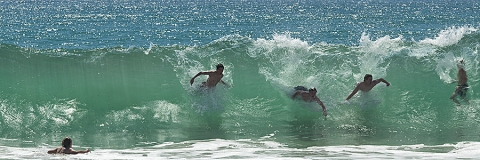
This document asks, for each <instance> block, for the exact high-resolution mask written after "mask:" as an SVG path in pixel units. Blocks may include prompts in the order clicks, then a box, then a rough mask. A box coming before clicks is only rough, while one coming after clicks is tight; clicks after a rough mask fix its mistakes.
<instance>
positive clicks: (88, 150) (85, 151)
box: [74, 149, 90, 153]
mask: <svg viewBox="0 0 480 160" xmlns="http://www.w3.org/2000/svg"><path fill="white" fill-rule="evenodd" d="M74 152H76V153H88V152H90V149H87V150H83V151H74Z"/></svg>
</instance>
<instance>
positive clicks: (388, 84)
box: [377, 78, 390, 86]
mask: <svg viewBox="0 0 480 160" xmlns="http://www.w3.org/2000/svg"><path fill="white" fill-rule="evenodd" d="M377 81H378V82H379V83H380V82H383V83H385V84H387V86H390V83H388V82H387V81H386V80H385V79H383V78H379V79H377Z"/></svg>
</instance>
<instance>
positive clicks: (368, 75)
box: [363, 74, 373, 81]
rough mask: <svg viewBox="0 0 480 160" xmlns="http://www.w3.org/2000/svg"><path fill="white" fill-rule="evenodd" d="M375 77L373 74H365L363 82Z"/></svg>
mask: <svg viewBox="0 0 480 160" xmlns="http://www.w3.org/2000/svg"><path fill="white" fill-rule="evenodd" d="M372 77H373V76H372V75H371V74H365V76H364V77H363V81H366V80H367V79H368V78H372Z"/></svg>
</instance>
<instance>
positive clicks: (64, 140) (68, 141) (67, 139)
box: [62, 137, 72, 148]
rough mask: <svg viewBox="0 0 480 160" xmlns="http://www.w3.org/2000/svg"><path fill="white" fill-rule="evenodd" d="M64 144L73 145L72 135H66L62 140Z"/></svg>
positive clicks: (67, 146)
mask: <svg viewBox="0 0 480 160" xmlns="http://www.w3.org/2000/svg"><path fill="white" fill-rule="evenodd" d="M62 146H63V147H65V148H70V147H72V139H71V138H70V137H65V138H64V139H63V140H62Z"/></svg>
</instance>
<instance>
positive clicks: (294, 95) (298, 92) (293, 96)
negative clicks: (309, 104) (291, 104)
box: [292, 91, 300, 99]
mask: <svg viewBox="0 0 480 160" xmlns="http://www.w3.org/2000/svg"><path fill="white" fill-rule="evenodd" d="M298 94H300V91H296V92H295V93H294V94H293V95H292V99H293V98H295V97H296V96H297V95H298Z"/></svg>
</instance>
